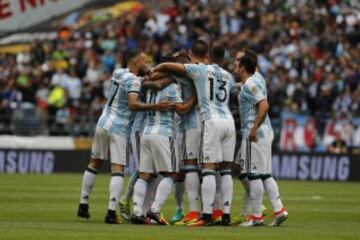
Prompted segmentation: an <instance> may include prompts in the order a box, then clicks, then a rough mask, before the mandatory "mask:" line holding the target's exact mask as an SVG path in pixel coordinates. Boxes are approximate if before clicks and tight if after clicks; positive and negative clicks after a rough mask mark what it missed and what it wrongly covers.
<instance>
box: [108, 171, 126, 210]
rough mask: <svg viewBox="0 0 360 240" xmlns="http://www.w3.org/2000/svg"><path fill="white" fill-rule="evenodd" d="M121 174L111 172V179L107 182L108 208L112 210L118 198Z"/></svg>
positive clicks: (121, 179)
mask: <svg viewBox="0 0 360 240" xmlns="http://www.w3.org/2000/svg"><path fill="white" fill-rule="evenodd" d="M123 176H124V174H123V173H121V172H115V173H112V174H111V179H110V184H109V190H110V197H109V210H113V211H115V210H116V206H117V204H118V202H119V200H120V194H121V190H122V183H123Z"/></svg>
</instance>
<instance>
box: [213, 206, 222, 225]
mask: <svg viewBox="0 0 360 240" xmlns="http://www.w3.org/2000/svg"><path fill="white" fill-rule="evenodd" d="M222 215H223V211H222V210H220V209H214V211H213V214H212V220H213V224H214V225H222Z"/></svg>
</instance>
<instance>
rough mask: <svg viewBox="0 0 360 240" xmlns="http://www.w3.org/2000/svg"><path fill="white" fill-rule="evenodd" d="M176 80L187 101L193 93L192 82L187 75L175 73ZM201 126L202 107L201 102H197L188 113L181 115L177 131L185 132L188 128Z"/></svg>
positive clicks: (183, 97)
mask: <svg viewBox="0 0 360 240" xmlns="http://www.w3.org/2000/svg"><path fill="white" fill-rule="evenodd" d="M173 77H174V79H175V81H176V82H177V84H178V85H179V86H180V88H181V95H182V96H181V97H182V99H183V100H184V102H185V101H187V100H188V99H189V98H190V97H191V95H192V89H191V83H190V81H189V79H187V78H188V77H186V76H178V75H175V74H174V75H173ZM200 126H201V116H200V108H199V104H196V105H195V106H194V107H193V108H192V109H191V110H190V111H189V112H188V113H186V114H184V115H182V116H180V120H179V122H178V127H177V131H178V132H184V131H185V130H188V129H197V128H200Z"/></svg>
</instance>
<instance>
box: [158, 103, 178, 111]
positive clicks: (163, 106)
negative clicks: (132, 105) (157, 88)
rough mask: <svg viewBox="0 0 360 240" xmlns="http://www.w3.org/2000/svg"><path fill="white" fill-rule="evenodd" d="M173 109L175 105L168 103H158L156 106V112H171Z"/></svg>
mask: <svg viewBox="0 0 360 240" xmlns="http://www.w3.org/2000/svg"><path fill="white" fill-rule="evenodd" d="M174 109H175V104H174V103H172V102H169V101H160V102H159V103H157V104H156V111H162V112H166V111H172V110H174Z"/></svg>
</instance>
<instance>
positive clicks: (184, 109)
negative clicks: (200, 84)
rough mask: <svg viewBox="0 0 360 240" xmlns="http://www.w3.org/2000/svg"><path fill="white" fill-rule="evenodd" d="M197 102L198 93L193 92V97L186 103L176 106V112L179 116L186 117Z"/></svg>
mask: <svg viewBox="0 0 360 240" xmlns="http://www.w3.org/2000/svg"><path fill="white" fill-rule="evenodd" d="M196 102H197V96H196V93H194V92H193V94H192V95H191V97H189V98H188V100H186V102H184V103H177V104H175V111H176V113H177V114H179V115H184V114H186V113H188V112H189V111H190V110H191V109H192V108H193V107H194V106H195V104H196Z"/></svg>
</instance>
